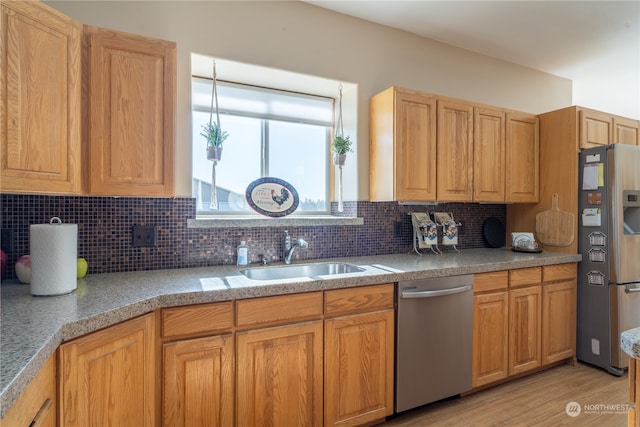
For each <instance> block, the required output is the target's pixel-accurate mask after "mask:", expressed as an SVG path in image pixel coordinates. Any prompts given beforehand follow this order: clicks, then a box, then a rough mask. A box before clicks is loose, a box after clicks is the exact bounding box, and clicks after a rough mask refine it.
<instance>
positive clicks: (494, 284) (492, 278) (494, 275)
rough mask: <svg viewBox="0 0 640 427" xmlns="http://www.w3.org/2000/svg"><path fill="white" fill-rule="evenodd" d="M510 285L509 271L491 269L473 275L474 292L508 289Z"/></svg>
mask: <svg viewBox="0 0 640 427" xmlns="http://www.w3.org/2000/svg"><path fill="white" fill-rule="evenodd" d="M508 287H509V272H508V271H507V270H504V271H491V272H489V273H478V274H474V275H473V293H476V294H477V293H480V292H486V291H495V290H497V289H507V288H508Z"/></svg>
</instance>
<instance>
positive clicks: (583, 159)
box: [576, 144, 640, 375]
mask: <svg viewBox="0 0 640 427" xmlns="http://www.w3.org/2000/svg"><path fill="white" fill-rule="evenodd" d="M578 207H579V211H578V214H579V217H580V220H579V221H580V223H579V224H580V225H579V230H578V244H579V251H580V253H581V254H582V261H581V262H580V263H579V265H578V323H577V326H578V330H577V343H576V344H577V346H576V353H577V358H578V359H579V360H582V361H584V362H587V363H590V364H593V365H596V366H599V367H602V368H604V369H606V370H607V371H608V372H610V373H612V374H614V375H622V374H623V372H624V369H625V368H627V366H628V364H629V359H628V356H627V355H626V354H625V352H624V351H622V350H621V349H620V333H621V332H623V331H625V330H627V329H631V328H635V327H640V146H633V145H625V144H615V145H609V146H605V147H596V148H590V149H585V150H582V151H581V152H580V180H579V190H578Z"/></svg>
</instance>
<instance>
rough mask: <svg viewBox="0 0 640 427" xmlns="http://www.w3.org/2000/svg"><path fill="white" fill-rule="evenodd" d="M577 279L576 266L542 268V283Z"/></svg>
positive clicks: (572, 264)
mask: <svg viewBox="0 0 640 427" xmlns="http://www.w3.org/2000/svg"><path fill="white" fill-rule="evenodd" d="M576 277H577V271H576V264H575V263H569V264H558V265H545V266H544V267H542V281H543V282H552V281H555V280H565V279H575V278H576Z"/></svg>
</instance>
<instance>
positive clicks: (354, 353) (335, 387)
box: [324, 309, 394, 426]
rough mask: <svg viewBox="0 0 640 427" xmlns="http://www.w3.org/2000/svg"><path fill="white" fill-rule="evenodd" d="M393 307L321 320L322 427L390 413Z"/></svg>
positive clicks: (372, 419) (391, 404)
mask: <svg viewBox="0 0 640 427" xmlns="http://www.w3.org/2000/svg"><path fill="white" fill-rule="evenodd" d="M393 334H394V311H393V310H392V309H391V310H383V311H378V312H372V313H364V314H355V315H352V316H343V317H338V318H335V319H328V320H326V321H325V349H324V354H325V360H324V375H325V385H324V425H325V426H339V425H351V426H353V425H362V424H365V423H368V422H372V421H376V420H380V419H384V417H385V416H387V415H391V414H392V413H393V361H394V355H393V351H394V335H393Z"/></svg>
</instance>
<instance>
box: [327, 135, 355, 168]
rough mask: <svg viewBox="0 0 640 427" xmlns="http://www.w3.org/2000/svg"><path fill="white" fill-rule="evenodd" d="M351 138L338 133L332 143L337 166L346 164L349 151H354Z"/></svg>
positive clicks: (334, 161) (334, 162)
mask: <svg viewBox="0 0 640 427" xmlns="http://www.w3.org/2000/svg"><path fill="white" fill-rule="evenodd" d="M351 144H352V142H351V140H350V139H349V137H348V136H347V137H344V136H342V135H336V137H335V138H334V139H333V142H332V143H331V150H332V151H333V164H334V165H336V166H344V163H345V161H346V160H347V153H353V150H352V149H351Z"/></svg>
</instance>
